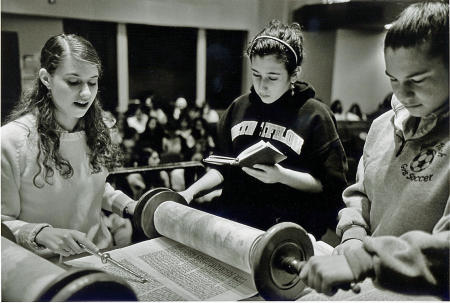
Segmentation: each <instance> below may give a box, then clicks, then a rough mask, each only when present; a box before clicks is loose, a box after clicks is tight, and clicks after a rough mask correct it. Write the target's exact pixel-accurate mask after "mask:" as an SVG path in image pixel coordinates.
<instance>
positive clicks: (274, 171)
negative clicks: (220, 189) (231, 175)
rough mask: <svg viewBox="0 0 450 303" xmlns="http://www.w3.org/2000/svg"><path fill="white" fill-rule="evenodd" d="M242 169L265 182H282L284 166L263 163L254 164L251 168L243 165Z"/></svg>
mask: <svg viewBox="0 0 450 303" xmlns="http://www.w3.org/2000/svg"><path fill="white" fill-rule="evenodd" d="M242 170H243V171H244V172H245V173H247V174H248V175H250V176H252V177H253V178H256V179H258V180H259V181H261V182H263V183H267V184H272V183H282V180H283V178H284V175H285V171H284V170H285V168H284V167H282V166H281V165H279V164H275V165H263V164H255V165H253V166H252V167H251V168H250V167H243V168H242Z"/></svg>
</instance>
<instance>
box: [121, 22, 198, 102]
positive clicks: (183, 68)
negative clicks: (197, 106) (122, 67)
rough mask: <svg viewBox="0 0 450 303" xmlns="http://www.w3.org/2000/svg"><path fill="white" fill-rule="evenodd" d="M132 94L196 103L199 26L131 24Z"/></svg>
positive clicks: (134, 95) (163, 100) (128, 27)
mask: <svg viewBox="0 0 450 303" xmlns="http://www.w3.org/2000/svg"><path fill="white" fill-rule="evenodd" d="M127 33H128V64H129V74H130V78H129V88H130V98H140V99H141V100H142V101H143V100H145V98H146V97H147V96H149V95H151V94H154V95H155V98H157V99H159V100H160V101H162V102H163V104H167V103H169V102H173V101H175V99H176V98H177V97H180V96H183V97H184V98H186V100H188V102H190V103H192V104H193V103H194V101H195V100H194V98H195V92H196V67H197V63H196V62H197V30H196V29H192V28H175V27H163V26H149V25H136V24H127Z"/></svg>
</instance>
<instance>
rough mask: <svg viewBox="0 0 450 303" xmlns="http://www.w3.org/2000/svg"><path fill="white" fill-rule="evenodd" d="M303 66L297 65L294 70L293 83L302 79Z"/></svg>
mask: <svg viewBox="0 0 450 303" xmlns="http://www.w3.org/2000/svg"><path fill="white" fill-rule="evenodd" d="M301 71H302V68H301V66H297V67H296V68H295V70H294V72H293V73H292V75H291V83H295V82H297V80H300V74H301Z"/></svg>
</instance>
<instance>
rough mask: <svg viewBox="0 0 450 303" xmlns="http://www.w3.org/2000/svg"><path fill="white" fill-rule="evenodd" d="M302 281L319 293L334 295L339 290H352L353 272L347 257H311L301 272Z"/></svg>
mask: <svg viewBox="0 0 450 303" xmlns="http://www.w3.org/2000/svg"><path fill="white" fill-rule="evenodd" d="M300 279H302V280H303V282H304V283H305V284H306V285H308V286H309V287H311V288H314V289H315V290H316V291H317V292H320V293H324V294H326V295H328V296H332V295H334V294H335V293H336V292H337V290H338V289H339V288H342V289H350V284H351V283H352V282H354V277H353V272H352V270H351V269H350V265H349V264H348V262H347V259H346V258H345V256H342V255H339V256H315V257H311V258H310V259H309V260H308V262H306V264H305V265H303V267H302V270H301V271H300Z"/></svg>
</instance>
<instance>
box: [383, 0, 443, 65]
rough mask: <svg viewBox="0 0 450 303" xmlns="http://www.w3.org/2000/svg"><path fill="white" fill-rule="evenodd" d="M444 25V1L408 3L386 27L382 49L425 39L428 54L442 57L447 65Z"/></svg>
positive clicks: (421, 41)
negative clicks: (428, 44) (388, 27)
mask: <svg viewBox="0 0 450 303" xmlns="http://www.w3.org/2000/svg"><path fill="white" fill-rule="evenodd" d="M448 27H449V24H448V3H446V2H444V1H427V2H420V3H414V4H411V5H410V6H408V7H407V8H406V9H405V10H404V11H403V12H402V13H401V14H400V16H399V17H398V18H397V20H395V21H394V23H393V25H392V27H391V28H390V29H389V30H388V32H387V34H386V38H385V40H384V49H386V48H388V47H390V48H392V49H394V50H395V49H398V48H400V47H406V48H408V47H415V46H419V45H422V44H423V43H426V42H429V43H430V50H429V54H430V55H431V56H442V59H443V60H444V63H445V64H446V66H447V68H448V35H449V31H448Z"/></svg>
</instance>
